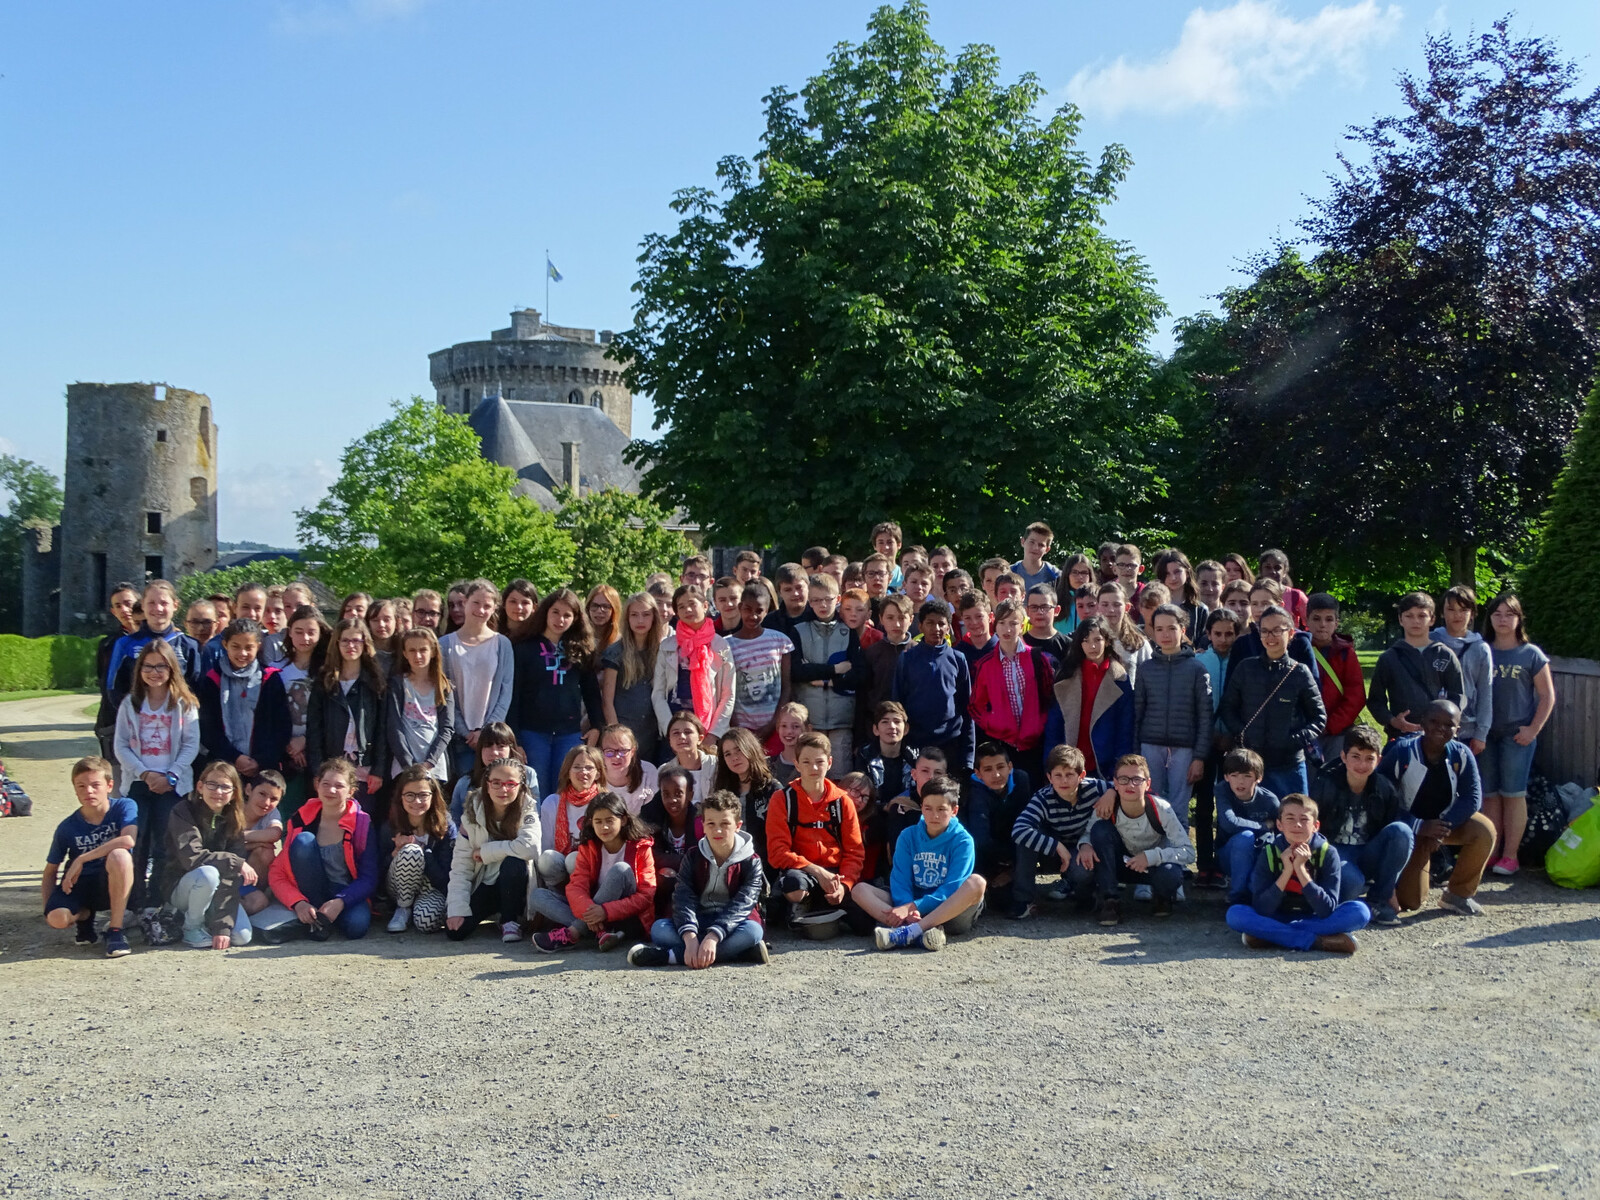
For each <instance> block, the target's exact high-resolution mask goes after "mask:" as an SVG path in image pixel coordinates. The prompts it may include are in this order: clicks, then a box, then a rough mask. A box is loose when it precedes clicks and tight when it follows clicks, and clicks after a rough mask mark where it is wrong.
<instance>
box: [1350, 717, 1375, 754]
mask: <svg viewBox="0 0 1600 1200" xmlns="http://www.w3.org/2000/svg"><path fill="white" fill-rule="evenodd" d="M1343 749H1345V750H1346V751H1349V750H1371V751H1372V752H1373V753H1374V754H1377V755H1382V754H1383V734H1381V733H1379V732H1378V729H1377V727H1376V726H1374V725H1368V724H1367V723H1366V722H1365V721H1362V722H1361V723H1360V724H1357V725H1352V726H1350V728H1349V729H1346V730H1345V731H1344V746H1343Z"/></svg>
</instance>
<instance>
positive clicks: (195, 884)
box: [170, 867, 254, 946]
mask: <svg viewBox="0 0 1600 1200" xmlns="http://www.w3.org/2000/svg"><path fill="white" fill-rule="evenodd" d="M221 884H222V876H221V874H219V873H218V871H217V869H216V868H215V867H196V868H195V869H194V870H192V871H188V872H185V873H184V874H183V875H182V876H181V877H180V878H179V879H178V882H177V884H176V885H175V886H174V887H173V889H172V896H171V901H170V902H171V904H172V907H173V908H175V909H177V910H178V911H179V912H181V913H182V914H183V929H184V932H185V933H189V932H193V931H195V930H202V929H204V928H205V927H206V913H208V912H210V911H211V901H212V898H213V897H215V896H216V894H217V888H218V887H220V886H221ZM253 932H254V931H253V930H252V929H251V928H250V916H249V914H248V913H246V912H245V911H244V905H242V904H241V905H239V906H238V909H237V911H235V912H234V914H233V934H232V937H231V941H232V942H233V944H234V945H235V946H248V945H249V944H250V938H251V935H252V934H253Z"/></svg>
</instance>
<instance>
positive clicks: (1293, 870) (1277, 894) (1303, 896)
mask: <svg viewBox="0 0 1600 1200" xmlns="http://www.w3.org/2000/svg"><path fill="white" fill-rule="evenodd" d="M1317 816H1318V813H1317V802H1316V801H1315V800H1313V799H1311V797H1309V796H1302V795H1300V794H1299V793H1295V794H1293V795H1289V796H1285V797H1284V798H1283V804H1282V805H1281V806H1280V807H1279V809H1278V832H1277V833H1276V834H1274V835H1273V836H1271V837H1270V838H1267V839H1266V840H1265V841H1264V842H1263V844H1262V845H1261V848H1260V849H1259V850H1257V851H1256V861H1255V868H1254V869H1253V870H1252V871H1251V872H1250V903H1249V904H1235V905H1233V906H1232V907H1231V908H1229V909H1228V928H1229V929H1231V930H1233V931H1234V932H1235V933H1237V934H1239V935H1240V937H1241V939H1242V940H1243V941H1244V944H1245V945H1246V946H1248V947H1250V949H1252V950H1270V949H1271V948H1272V947H1274V946H1281V947H1283V948H1284V949H1287V950H1326V951H1328V952H1330V953H1333V954H1354V953H1355V951H1356V939H1355V938H1354V937H1352V936H1351V935H1352V934H1354V933H1355V931H1356V930H1358V929H1365V928H1366V925H1367V922H1368V921H1369V920H1371V919H1372V913H1371V911H1370V910H1369V909H1368V908H1367V906H1366V904H1364V903H1363V902H1362V901H1360V900H1346V901H1344V902H1343V903H1340V901H1339V870H1340V865H1339V852H1338V851H1337V850H1335V849H1334V848H1333V845H1332V844H1331V843H1330V842H1329V841H1328V840H1327V839H1326V838H1325V837H1323V836H1322V835H1321V834H1320V833H1318V832H1317V830H1318V828H1319V823H1318V820H1317Z"/></svg>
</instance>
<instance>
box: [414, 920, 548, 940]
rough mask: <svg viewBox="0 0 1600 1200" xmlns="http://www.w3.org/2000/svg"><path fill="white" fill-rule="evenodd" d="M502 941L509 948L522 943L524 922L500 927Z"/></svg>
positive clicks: (511, 922) (509, 923)
mask: <svg viewBox="0 0 1600 1200" xmlns="http://www.w3.org/2000/svg"><path fill="white" fill-rule="evenodd" d="M389 928H390V929H391V930H392V929H394V922H393V921H390V922H389ZM400 928H401V929H404V928H405V926H404V925H402V926H401V927H400ZM396 932H398V930H396ZM500 940H501V941H502V942H504V943H506V945H508V946H509V945H510V944H511V943H512V942H520V941H521V940H522V922H521V921H507V922H505V923H504V924H503V925H501V926H500Z"/></svg>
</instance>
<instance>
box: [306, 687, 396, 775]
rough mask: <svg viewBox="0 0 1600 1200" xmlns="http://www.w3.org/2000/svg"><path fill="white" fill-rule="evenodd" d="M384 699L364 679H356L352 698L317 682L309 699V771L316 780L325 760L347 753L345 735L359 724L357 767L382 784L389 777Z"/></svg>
mask: <svg viewBox="0 0 1600 1200" xmlns="http://www.w3.org/2000/svg"><path fill="white" fill-rule="evenodd" d="M384 717H385V713H384V699H383V697H382V696H380V695H379V694H378V693H377V692H375V691H373V690H372V685H371V684H369V683H368V682H367V678H366V676H365V675H359V676H357V677H356V681H355V682H354V683H353V684H351V686H350V694H349V695H348V696H346V695H345V693H344V689H343V688H342V687H340V686H339V685H338V684H337V683H335V684H334V685H333V687H331V688H325V687H323V686H322V680H321V679H318V680H316V681H315V682H314V683H312V685H311V695H310V696H308V697H307V698H306V771H307V774H308V777H309V778H311V779H315V778H316V777H317V770H318V768H320V767H321V766H322V762H323V760H324V759H328V758H338V757H339V756H340V755H342V754H343V753H344V741H345V733H346V731H347V730H348V729H349V728H350V722H351V720H352V719H353V720H354V721H355V723H356V750H357V753H356V766H358V767H366V768H367V770H368V771H370V772H372V773H373V774H374V775H376V776H377V777H378V778H379V779H380V780H382V779H384V778H386V776H387V775H388V765H389V747H388V743H387V742H386V741H385V740H384V731H383V722H384Z"/></svg>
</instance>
